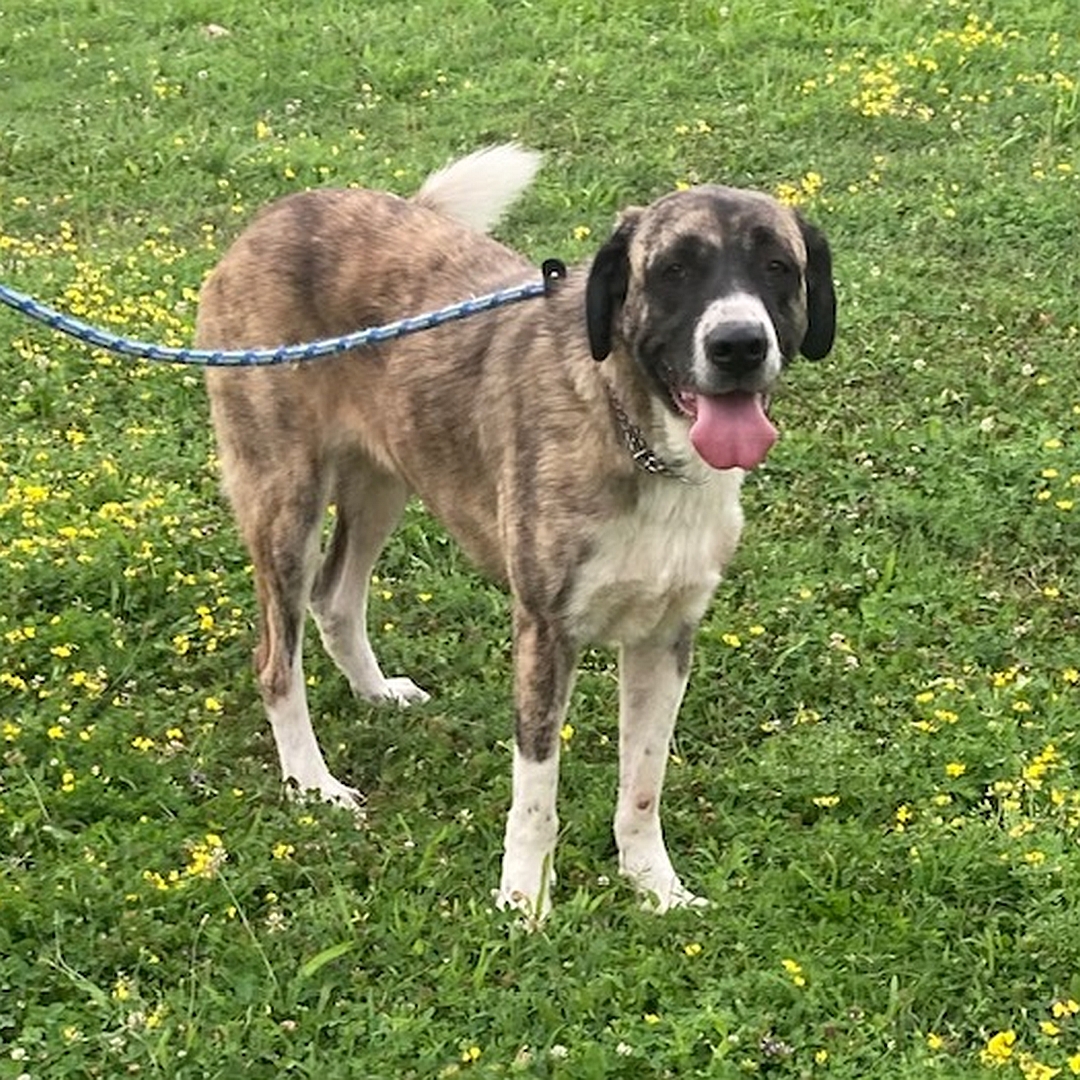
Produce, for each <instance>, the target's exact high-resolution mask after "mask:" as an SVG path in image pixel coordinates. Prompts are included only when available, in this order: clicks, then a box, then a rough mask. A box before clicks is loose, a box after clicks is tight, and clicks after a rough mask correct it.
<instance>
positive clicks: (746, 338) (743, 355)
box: [704, 322, 769, 375]
mask: <svg viewBox="0 0 1080 1080" xmlns="http://www.w3.org/2000/svg"><path fill="white" fill-rule="evenodd" d="M704 345H705V355H706V356H707V357H708V358H709V362H710V363H712V364H715V365H716V367H718V368H720V369H721V370H722V371H725V372H727V373H729V374H731V375H747V374H749V373H750V372H751V371H754V370H755V369H757V368H759V367H761V365H762V364H764V363H765V357H766V356H767V355H768V352H769V339H768V337H767V336H766V334H765V330H764V328H763V327H762V326H761V324H760V323H757V322H731V323H724V324H722V325H721V326H717V327H715V328H714V329H713V330H710V331H709V334H708V336H707V337H706V338H705V341H704Z"/></svg>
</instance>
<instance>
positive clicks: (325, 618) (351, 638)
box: [311, 461, 428, 705]
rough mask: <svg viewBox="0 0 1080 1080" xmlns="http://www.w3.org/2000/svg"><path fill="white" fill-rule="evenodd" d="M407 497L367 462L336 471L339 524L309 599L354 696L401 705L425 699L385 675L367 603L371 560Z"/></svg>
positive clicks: (409, 684) (327, 645)
mask: <svg viewBox="0 0 1080 1080" xmlns="http://www.w3.org/2000/svg"><path fill="white" fill-rule="evenodd" d="M408 497H409V491H408V488H407V487H406V486H405V485H404V484H403V483H402V482H401V481H400V480H398V479H396V478H395V477H392V476H390V475H388V474H386V473H383V472H376V471H374V470H373V469H372V468H371V467H370V466H369V465H367V464H366V463H363V462H359V461H356V462H353V463H350V464H349V465H345V466H344V467H342V468H341V469H340V470H339V479H338V487H337V491H336V492H335V498H336V505H337V521H336V522H335V525H334V532H333V536H332V537H331V539H330V544H329V547H328V548H327V550H326V555H325V556H324V558H323V562H322V566H321V567H320V568H319V572H318V574H317V576H316V578H315V584H314V588H313V590H312V596H311V610H312V614H313V615H314V616H315V623H316V625H317V626H318V628H319V634H320V636H321V637H322V642H323V645H324V647H325V648H326V651H327V652H328V653H329V654H330V656H331V657H332V658H333V660H334V663H335V664H337V666H338V667H339V668H340V669H341V671H342V673H343V674H344V675H345V677H346V678H347V679H348V680H349V685H350V686H351V687H352V689H353V693H355V694H357V695H358V696H359V697H362V698H365V699H366V700H368V701H392V702H395V703H397V704H399V705H409V704H411V703H413V702H419V701H426V700H427V699H428V695H427V693H425V692H424V691H423V690H421V689H420V687H419V686H417V685H416V684H415V683H414V682H413V681H412V679H408V678H405V677H404V676H399V677H396V678H387V677H386V676H385V675H383V673H382V669H381V668H380V666H379V661H378V660H377V659H376V657H375V653H374V651H373V650H372V648H371V642H370V641H369V639H368V632H367V602H368V589H369V585H370V581H371V571H372V569H373V567H374V565H375V560H376V559H377V558H378V555H379V552H380V551H381V550H382V547H383V544H385V543H386V540H387V537H389V535H390V533H391V532H392V531H393V529H394V526H395V525H396V524H397V522H398V519H399V518H400V517H401V512H402V510H404V508H405V503H406V501H407V500H408Z"/></svg>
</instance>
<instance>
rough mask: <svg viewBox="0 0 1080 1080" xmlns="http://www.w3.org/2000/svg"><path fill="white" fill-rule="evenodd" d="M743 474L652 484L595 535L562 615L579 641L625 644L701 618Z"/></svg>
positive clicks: (736, 526) (735, 517) (727, 544)
mask: <svg viewBox="0 0 1080 1080" xmlns="http://www.w3.org/2000/svg"><path fill="white" fill-rule="evenodd" d="M742 476H743V474H742V472H741V471H739V470H738V469H730V470H726V471H724V472H713V471H710V472H708V474H707V476H706V479H705V480H704V482H703V483H700V484H681V483H678V482H676V481H672V480H666V479H665V480H659V481H657V482H655V483H651V484H649V485H648V486H647V489H646V492H645V493H644V494H643V495H642V498H641V499H640V501H639V502H638V505H637V506H636V507H635V508H634V510H633V511H631V512H630V513H627V514H624V515H622V516H620V517H617V518H612V519H610V520H608V521H606V522H604V523H603V524H601V525H600V526H599V527H598V528H597V529H596V530H595V531H594V533H593V544H594V548H593V552H592V555H591V556H590V557H589V559H588V560H587V561H586V562H585V563H584V565H583V566H582V567H581V569H580V571H579V574H578V579H577V584H576V587H575V589H574V591H573V595H572V597H571V600H570V604H569V611H568V614H569V616H570V621H571V625H572V626H573V627H574V629H575V631H576V632H577V634H578V635H579V637H580V640H582V641H583V642H593V643H597V644H626V645H629V644H634V643H636V642H641V641H645V640H648V639H649V638H652V637H654V636H656V635H657V634H667V633H669V632H677V631H678V630H679V629H680V628H681V627H682V626H684V625H686V624H687V623H691V624H693V623H696V622H697V620H698V619H700V618H701V616H702V614H704V611H705V607H706V605H707V604H708V602H709V599H710V598H711V596H712V594H713V591H714V590H715V589H716V586H717V584H718V582H719V581H720V575H721V573H722V571H723V569H724V567H725V566H726V564H727V562H728V560H729V559H730V558H731V556H732V554H733V553H734V551H735V546H736V544H737V543H738V541H739V533H740V532H741V530H742V510H741V507H740V506H739V489H740V487H741V486H742Z"/></svg>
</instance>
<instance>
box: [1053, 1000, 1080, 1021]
mask: <svg viewBox="0 0 1080 1080" xmlns="http://www.w3.org/2000/svg"><path fill="white" fill-rule="evenodd" d="M1050 1011H1051V1012H1052V1013H1053V1014H1054V1016H1055V1017H1056V1018H1057V1019H1058V1020H1062V1019H1065V1018H1066V1017H1069V1016H1075V1015H1076V1014H1077V1013H1078V1012H1080V1002H1076V1001H1073V999H1072V998H1068V999H1066V1000H1065V1001H1055V1002H1054V1004H1053V1005H1052V1006H1051V1007H1050Z"/></svg>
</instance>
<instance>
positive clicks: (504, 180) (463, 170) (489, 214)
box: [414, 143, 542, 233]
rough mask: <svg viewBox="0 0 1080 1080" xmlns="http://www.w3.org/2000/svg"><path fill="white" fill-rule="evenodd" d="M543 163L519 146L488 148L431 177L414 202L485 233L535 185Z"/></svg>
mask: <svg viewBox="0 0 1080 1080" xmlns="http://www.w3.org/2000/svg"><path fill="white" fill-rule="evenodd" d="M541 160H542V155H541V154H539V153H537V152H536V151H535V150H526V149H525V148H524V147H523V146H518V145H517V143H504V144H502V145H500V146H489V147H486V148H485V149H483V150H477V151H476V152H475V153H473V154H469V155H468V156H467V157H463V158H459V159H458V160H457V161H452V162H450V164H449V165H447V166H446V167H445V168H442V169H439V171H438V172H434V173H432V174H431V175H430V176H429V177H428V178H427V179H426V180H425V181H424V184H423V186H422V187H421V188H420V190H419V191H418V192H417V193H416V195H415V196H414V200H415V201H416V202H418V203H420V204H421V205H422V206H426V207H428V208H429V209H431V210H436V211H438V212H439V213H440V214H446V215H447V216H448V217H452V218H457V220H458V221H461V222H464V224H466V225H468V226H469V227H470V228H473V229H476V230H478V231H479V232H485V233H486V232H488V231H489V230H490V229H491V228H492V227H493V226H494V225H495V223H496V222H497V221H498V220H499V218H501V217H502V216H503V214H505V213H506V211H507V210H509V209H510V207H511V206H512V205H513V203H514V202H516V201H517V199H518V198H519V197H520V195H521V194H522V192H523V191H525V189H526V188H527V187H528V186H529V185H530V184H531V183H532V181H533V177H534V176H536V172H537V170H538V169H539V168H540V162H541Z"/></svg>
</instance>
